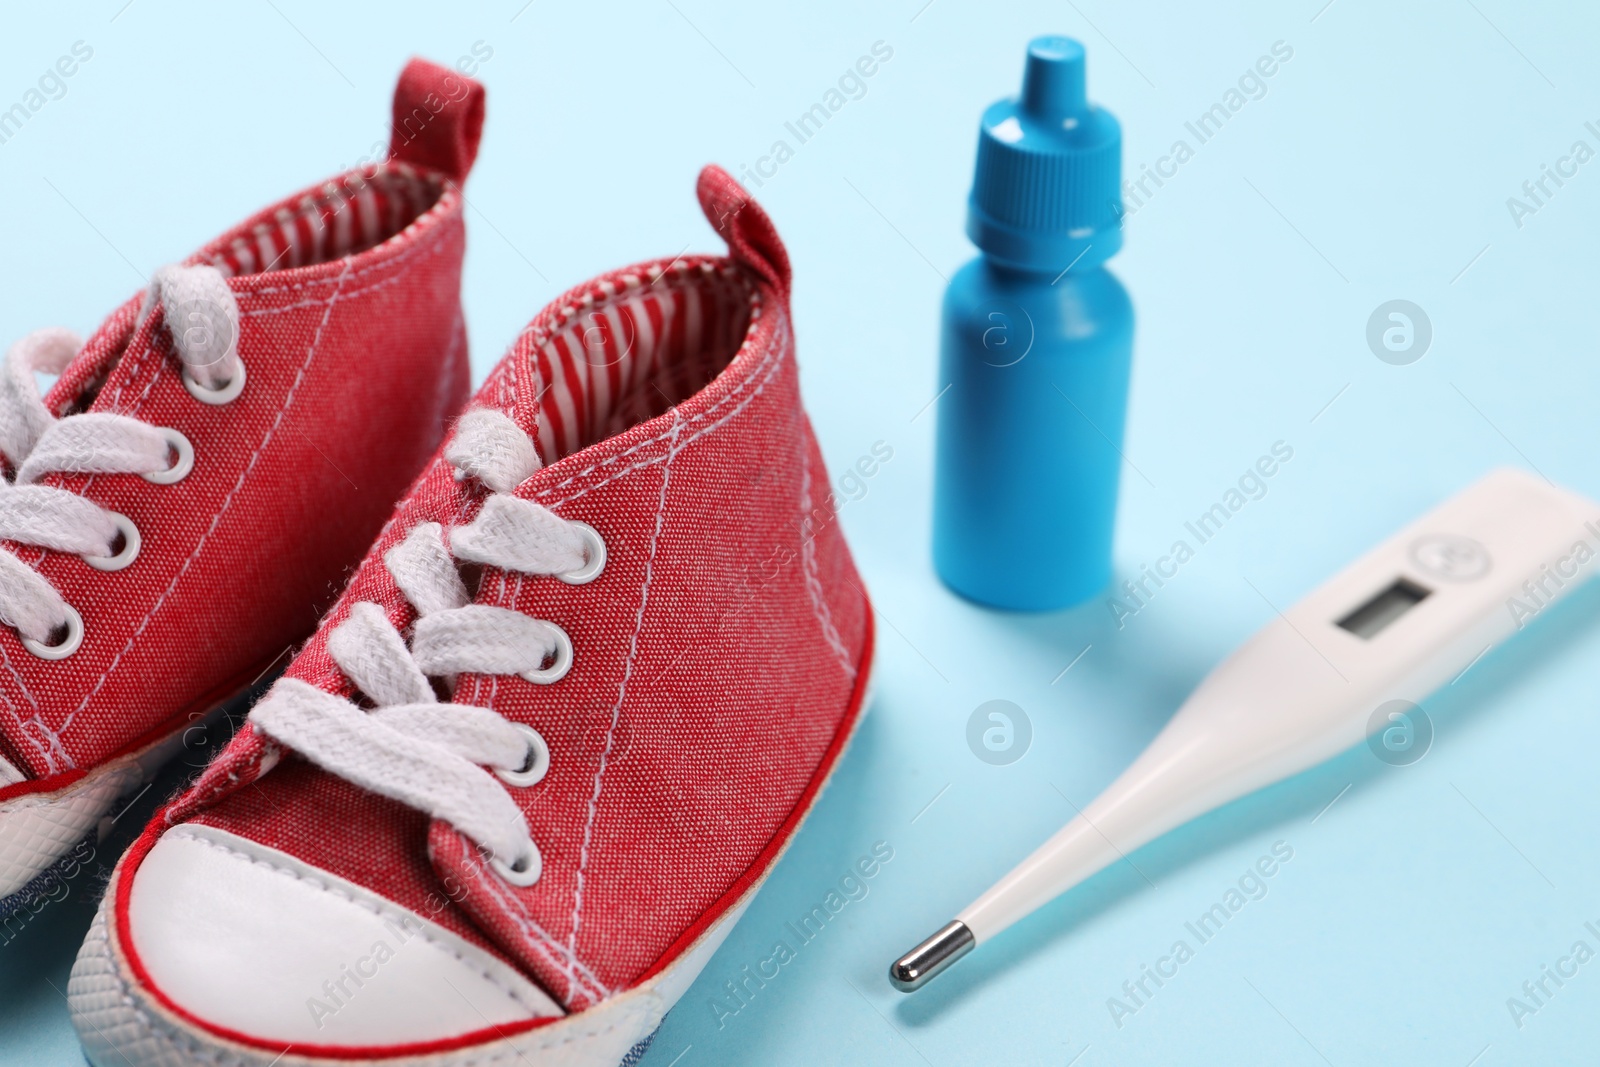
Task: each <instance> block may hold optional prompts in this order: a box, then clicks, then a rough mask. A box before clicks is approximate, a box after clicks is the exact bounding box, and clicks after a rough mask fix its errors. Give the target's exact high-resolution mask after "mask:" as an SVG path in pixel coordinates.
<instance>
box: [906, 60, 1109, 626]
mask: <svg viewBox="0 0 1600 1067" xmlns="http://www.w3.org/2000/svg"><path fill="white" fill-rule="evenodd" d="M1121 180H1122V128H1121V127H1120V126H1119V125H1118V124H1117V120H1116V119H1115V118H1114V117H1113V116H1112V115H1111V114H1110V113H1109V112H1107V111H1105V110H1103V109H1102V108H1098V107H1095V106H1093V105H1091V104H1089V103H1088V102H1087V99H1086V97H1085V91H1084V53H1083V46H1082V45H1081V44H1079V43H1078V42H1077V41H1075V40H1073V39H1071V38H1070V37H1039V38H1035V39H1034V40H1033V41H1032V42H1031V43H1030V44H1029V45H1028V58H1027V64H1026V66H1025V67H1024V68H1023V75H1022V95H1021V96H1019V97H1017V98H1015V99H1010V100H1002V101H1000V102H998V103H996V104H994V105H992V106H991V107H990V108H989V109H988V110H987V111H985V112H984V113H983V120H982V123H981V126H980V130H979V133H978V163H977V171H976V175H975V177H974V179H973V183H972V198H971V200H970V202H969V204H968V210H967V235H968V236H969V237H971V238H972V242H973V244H975V245H977V246H978V248H979V249H980V250H981V251H982V253H983V254H982V255H980V256H978V257H977V258H976V259H974V260H972V261H971V262H970V263H968V264H967V265H966V266H964V267H962V268H961V270H960V271H958V272H957V273H956V276H955V277H954V278H953V279H951V281H950V286H949V288H948V289H947V290H946V291H945V298H944V311H943V328H942V336H941V342H940V344H941V351H940V385H941V387H943V388H944V392H943V394H942V397H941V399H940V402H939V429H938V444H937V456H936V474H935V484H934V524H933V559H934V566H935V567H936V568H937V570H938V572H939V576H940V577H941V578H942V579H943V580H944V582H945V584H947V585H948V586H950V588H951V589H954V590H955V591H956V592H957V593H960V594H961V595H963V596H965V597H968V598H970V599H972V600H975V601H978V602H979V603H983V604H988V605H991V606H994V607H998V608H1009V609H1013V610H1022V611H1049V610H1053V609H1057V608H1064V607H1068V606H1070V605H1072V604H1076V603H1079V602H1081V601H1083V600H1086V599H1088V598H1089V597H1092V596H1094V595H1095V594H1096V593H1097V592H1099V591H1100V590H1101V589H1103V588H1105V586H1106V585H1107V583H1108V582H1109V581H1110V578H1111V534H1112V526H1113V520H1114V518H1115V514H1116V505H1117V483H1118V479H1119V475H1120V473H1121V464H1122V429H1123V422H1124V415H1125V413H1126V411H1127V403H1128V374H1129V369H1130V366H1131V362H1132V355H1133V305H1132V304H1131V303H1130V302H1129V300H1128V294H1127V291H1126V290H1125V289H1123V287H1122V283H1121V282H1119V281H1117V279H1116V278H1115V277H1113V276H1112V274H1111V272H1110V271H1108V270H1106V268H1105V265H1104V264H1105V261H1106V260H1107V259H1109V258H1110V257H1111V256H1112V255H1113V254H1114V253H1115V252H1116V251H1117V250H1118V249H1120V248H1121V247H1122V228H1121V214H1122V196H1121V192H1120V185H1121Z"/></svg>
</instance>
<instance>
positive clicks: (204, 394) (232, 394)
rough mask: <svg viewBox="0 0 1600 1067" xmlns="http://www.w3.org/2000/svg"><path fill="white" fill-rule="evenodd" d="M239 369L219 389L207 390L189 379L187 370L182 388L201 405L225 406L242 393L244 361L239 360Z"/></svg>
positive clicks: (184, 372) (186, 370)
mask: <svg viewBox="0 0 1600 1067" xmlns="http://www.w3.org/2000/svg"><path fill="white" fill-rule="evenodd" d="M238 363H239V369H238V371H237V372H235V373H234V376H233V378H232V379H231V380H230V381H229V382H228V384H227V385H224V386H223V387H222V388H221V389H209V388H207V387H206V386H203V385H201V384H200V383H199V382H197V381H195V380H194V379H193V378H191V377H189V370H188V368H184V371H183V387H184V388H185V389H187V390H189V395H190V396H192V397H194V398H195V399H196V400H198V401H200V403H202V404H226V403H228V402H229V401H232V400H234V399H236V398H237V397H238V396H239V394H240V393H242V392H244V378H245V374H244V360H242V359H241V360H239V361H238Z"/></svg>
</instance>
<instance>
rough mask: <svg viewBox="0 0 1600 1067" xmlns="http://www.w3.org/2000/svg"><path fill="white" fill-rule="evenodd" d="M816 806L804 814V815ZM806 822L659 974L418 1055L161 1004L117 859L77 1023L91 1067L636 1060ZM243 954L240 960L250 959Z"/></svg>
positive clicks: (865, 701)
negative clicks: (131, 949)
mask: <svg viewBox="0 0 1600 1067" xmlns="http://www.w3.org/2000/svg"><path fill="white" fill-rule="evenodd" d="M875 666H876V664H875V663H873V664H872V665H870V666H869V667H868V670H869V671H870V672H871V673H870V674H869V676H868V681H867V685H866V689H865V692H864V693H863V695H862V703H861V708H860V711H859V713H858V714H857V715H856V720H855V722H854V724H852V726H851V737H850V738H849V739H847V740H846V742H845V751H847V750H848V748H849V742H850V741H851V740H853V739H854V734H855V731H856V730H858V729H860V726H861V723H862V721H863V720H864V719H865V718H866V713H867V710H868V708H869V707H870V705H871V700H872V696H873V692H874V685H873V683H874V681H875V676H876V673H877V672H876V670H874V669H873V668H874V667H875ZM844 755H845V752H844V751H841V752H840V754H839V758H838V759H837V760H835V762H834V765H833V767H832V768H830V770H829V772H828V777H827V778H826V779H824V781H823V783H822V787H821V788H820V789H818V791H817V796H816V798H815V799H814V800H813V802H812V807H811V810H815V808H816V802H817V801H818V800H820V799H821V797H822V793H823V791H824V790H826V789H827V786H828V784H829V782H831V781H832V778H833V775H834V774H835V773H836V772H837V771H838V769H839V765H840V764H841V763H842V762H843V760H844ZM809 816H810V812H809V811H808V812H807V813H806V817H809ZM804 822H805V820H804V819H802V820H801V824H800V826H797V827H795V832H794V833H793V834H791V835H790V836H789V840H788V841H786V842H785V843H784V846H783V848H782V849H781V850H780V851H779V853H778V855H776V856H774V857H773V859H772V862H771V864H770V865H769V866H768V867H767V870H766V872H765V873H764V874H763V875H762V876H761V877H760V878H759V879H757V880H756V881H755V882H754V883H753V884H752V885H751V886H750V888H749V889H747V890H746V891H745V892H744V894H743V895H741V896H740V897H739V899H738V901H737V902H736V903H735V904H734V906H733V907H731V908H730V909H728V911H727V913H725V914H724V915H723V916H722V917H721V918H720V919H718V920H717V921H716V922H715V923H713V924H712V925H711V926H710V927H709V928H708V929H707V930H706V931H705V932H704V933H703V934H701V936H700V938H699V940H697V941H696V942H695V943H694V944H693V945H692V946H690V948H689V950H688V951H687V952H685V953H684V954H683V955H681V956H679V957H678V959H676V960H675V961H673V962H672V963H671V964H669V965H668V966H667V967H666V968H664V969H663V970H662V971H661V973H659V974H657V975H656V976H654V977H653V978H651V979H649V980H647V981H645V982H643V983H641V984H640V985H638V986H635V987H634V988H632V989H629V990H627V991H626V992H624V993H619V994H617V995H616V996H614V997H610V998H608V999H606V1000H604V1001H602V1002H600V1003H599V1004H596V1005H595V1006H594V1007H592V1008H589V1009H587V1010H585V1011H581V1012H579V1013H577V1014H576V1015H570V1016H568V1017H566V1018H564V1019H560V1020H557V1021H556V1022H552V1023H549V1024H547V1025H545V1026H542V1027H539V1028H537V1029H534V1030H528V1031H524V1032H522V1033H520V1034H515V1035H512V1036H509V1037H499V1038H495V1039H492V1040H488V1041H484V1042H481V1043H479V1044H476V1045H472V1046H470V1047H464V1048H456V1049H449V1050H446V1051H441V1052H430V1053H423V1054H419V1055H399V1056H387V1057H386V1056H374V1055H372V1054H370V1053H365V1052H364V1053H363V1054H361V1055H360V1056H353V1057H341V1056H338V1055H332V1054H330V1055H310V1056H308V1055H301V1054H298V1053H287V1052H284V1051H283V1050H269V1049H263V1048H259V1047H256V1046H254V1045H246V1044H243V1043H240V1042H235V1041H231V1040H229V1039H227V1038H225V1037H221V1036H219V1035H218V1034H215V1033H213V1032H212V1031H210V1030H208V1029H205V1028H204V1027H201V1026H197V1025H196V1024H194V1023H192V1022H190V1021H189V1020H188V1019H185V1018H184V1017H182V1016H181V1015H178V1014H177V1013H175V1012H173V1011H171V1010H170V1009H169V1008H167V1007H166V1006H165V1005H163V1004H161V1003H160V1002H159V1001H158V1000H156V999H155V998H154V997H153V996H151V995H150V993H149V991H148V990H146V989H144V988H143V987H142V986H141V985H140V984H139V983H138V982H137V980H136V979H135V978H134V977H133V974H132V969H131V967H130V966H129V964H128V960H127V957H126V955H125V954H124V953H123V951H122V948H121V946H120V945H119V944H118V943H117V933H116V923H115V922H114V921H112V917H111V914H110V911H111V908H112V907H113V906H114V903H113V902H114V901H115V900H116V896H117V884H118V881H119V880H120V879H121V878H122V877H123V873H124V872H123V869H122V867H121V865H120V864H119V865H118V868H117V872H116V874H115V875H114V876H113V878H112V881H111V885H110V886H109V887H108V888H107V890H106V895H105V897H104V899H102V900H101V902H100V907H99V909H98V911H97V912H96V913H95V918H94V923H93V924H92V925H91V926H90V928H89V934H88V936H87V937H86V938H85V939H84V943H83V948H82V949H81V950H79V952H78V959H77V962H76V963H74V964H73V967H72V977H71V980H70V981H69V982H68V984H67V1000H68V1003H69V1004H70V1005H71V1009H72V1023H73V1025H74V1026H75V1027H77V1030H78V1037H79V1039H80V1040H81V1041H82V1042H83V1048H84V1053H85V1055H86V1056H87V1057H88V1060H89V1062H90V1064H92V1065H93V1067H190V1065H193V1064H205V1065H208V1067H337V1065H349V1064H362V1065H365V1067H513V1065H518V1067H618V1065H619V1064H621V1065H631V1064H633V1063H635V1062H637V1060H638V1058H639V1057H640V1056H642V1055H643V1053H644V1050H645V1047H647V1044H648V1041H649V1039H650V1038H651V1037H652V1036H653V1035H654V1034H655V1032H656V1030H657V1029H658V1028H659V1027H660V1026H661V1023H662V1020H664V1019H665V1018H666V1016H667V1012H668V1011H669V1010H671V1008H672V1006H673V1005H674V1004H676V1003H677V1002H678V1000H679V998H681V997H682V996H683V994H684V993H685V992H687V991H688V989H689V986H690V985H692V984H693V983H694V980H695V979H696V978H697V977H699V975H700V972H701V971H702V970H703V969H704V968H705V966H706V964H707V963H709V962H710V960H711V957H712V956H713V955H714V954H715V953H716V951H717V949H718V948H720V947H721V945H722V942H723V941H724V940H725V939H726V938H727V936H728V934H729V933H731V932H732V930H733V927H734V925H735V924H736V923H737V922H738V921H739V919H740V918H741V917H742V916H743V915H744V912H745V909H746V908H748V907H749V905H750V902H751V901H752V900H753V899H755V895H756V894H757V893H759V892H760V891H761V888H762V886H764V885H765V884H766V881H767V879H768V878H769V877H771V875H772V872H773V871H775V870H776V869H777V867H778V864H779V863H780V862H781V861H782V859H783V855H784V853H785V852H787V851H788V850H789V846H790V845H792V844H793V843H794V839H795V837H796V836H798V834H799V832H800V829H801V827H803V826H804ZM244 962H245V961H241V963H244Z"/></svg>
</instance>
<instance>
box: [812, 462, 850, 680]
mask: <svg viewBox="0 0 1600 1067" xmlns="http://www.w3.org/2000/svg"><path fill="white" fill-rule="evenodd" d="M800 515H801V527H800V570H801V573H802V574H803V575H804V576H805V586H806V596H807V597H809V598H810V600H811V612H812V614H813V615H815V616H816V618H817V625H818V626H820V627H822V636H823V637H824V638H825V639H826V640H827V642H828V647H829V648H831V649H833V654H834V655H835V656H837V657H838V659H839V665H840V666H841V667H843V668H844V673H845V677H847V678H854V677H855V676H856V667H855V664H854V662H853V661H852V660H851V657H850V650H849V649H847V648H845V647H844V641H842V640H841V639H840V638H839V631H838V630H837V629H836V628H835V627H834V625H833V613H832V612H831V611H830V610H829V609H828V602H827V599H826V598H825V597H824V595H823V592H822V580H821V579H820V578H819V577H818V576H817V544H816V537H817V533H818V532H820V531H814V530H812V529H811V457H810V456H808V455H807V454H806V450H805V449H804V448H803V447H802V449H801V454H800ZM834 521H835V522H837V521H838V519H837V518H835V519H834Z"/></svg>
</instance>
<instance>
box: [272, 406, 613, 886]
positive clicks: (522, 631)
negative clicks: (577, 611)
mask: <svg viewBox="0 0 1600 1067" xmlns="http://www.w3.org/2000/svg"><path fill="white" fill-rule="evenodd" d="M445 457H446V459H448V460H449V461H450V463H451V464H453V465H454V466H455V468H456V470H457V472H458V474H459V476H461V477H475V478H477V479H478V480H479V481H480V482H481V483H482V484H483V485H484V486H485V487H486V488H488V489H490V490H491V491H492V492H491V494H490V495H489V496H488V498H487V499H486V500H485V501H484V503H483V507H482V509H481V510H480V511H479V512H478V515H477V517H476V518H474V519H473V520H472V522H471V523H469V524H467V525H466V526H458V527H453V528H451V529H450V530H449V531H448V532H447V531H446V530H445V529H444V527H442V526H440V525H439V524H438V523H435V522H426V523H419V524H418V525H417V526H416V527H414V528H413V529H412V530H411V532H410V533H409V534H407V535H406V538H405V540H403V541H401V542H400V543H399V544H397V545H395V546H394V547H393V548H391V549H389V551H388V552H386V553H385V554H384V557H383V562H384V566H385V567H386V568H388V570H389V573H390V574H391V575H392V576H393V577H394V580H395V584H396V585H398V586H399V587H400V591H401V593H402V594H404V595H405V598H406V599H407V600H408V601H409V602H410V603H411V605H412V607H414V608H415V609H416V611H417V621H416V625H415V626H414V627H413V629H412V634H411V647H410V649H409V650H408V649H407V648H406V642H405V638H404V637H403V636H402V635H401V633H400V632H399V631H398V630H397V629H396V628H395V626H394V624H393V623H391V622H390V621H389V619H388V617H387V615H386V614H385V613H384V610H383V609H382V608H381V607H379V606H378V605H377V604H373V603H369V602H361V603H357V604H356V605H355V606H354V607H353V608H352V609H351V611H350V615H349V617H348V618H347V619H346V620H345V621H344V622H342V623H340V624H339V625H338V626H337V627H336V628H335V629H334V630H333V631H332V632H331V633H329V635H328V654H329V655H330V656H332V657H333V660H334V662H335V663H337V664H338V666H339V669H340V670H342V671H343V672H344V674H345V676H346V677H347V678H348V679H349V680H350V681H351V683H352V684H354V685H355V687H356V688H357V689H359V690H360V691H361V693H362V694H363V695H365V696H366V698H367V700H368V701H370V702H371V704H372V705H373V707H372V708H371V709H370V710H364V709H363V708H361V707H358V706H357V705H356V704H354V703H352V702H351V701H349V700H346V699H344V698H343V697H338V696H335V695H333V694H331V693H328V692H326V691H324V690H322V689H319V688H317V687H316V686H313V685H310V684H308V683H306V682H302V681H299V680H298V679H294V678H285V679H283V680H281V681H279V682H278V683H277V685H275V686H273V688H272V691H271V692H270V693H268V694H267V696H266V697H265V698H264V699H263V700H262V701H261V702H260V703H259V704H257V705H256V707H255V709H254V710H253V711H252V712H251V713H250V721H251V723H252V724H253V725H254V728H255V730H256V732H257V733H260V734H263V735H265V736H267V737H269V738H272V739H273V740H275V741H278V742H280V743H282V744H283V745H285V746H287V747H288V748H291V749H293V750H294V751H295V752H298V753H299V754H300V755H301V756H303V757H305V758H306V759H307V760H310V761H311V762H312V763H315V764H316V765H317V766H319V767H321V768H322V769H324V770H326V771H328V772H330V773H332V774H336V775H338V776H339V777H341V778H344V779H346V780H348V781H350V782H353V783H355V784H356V785H359V786H361V787H362V788H363V789H366V790H369V791H370V792H374V793H378V794H381V795H382V796H386V797H390V798H392V799H394V800H398V801H400V802H401V803H403V804H407V805H409V806H411V807H413V808H417V809H418V810H421V811H424V812H427V813H428V814H429V815H431V816H433V817H434V818H436V819H443V820H444V821H446V822H448V823H450V824H451V825H452V826H454V827H455V828H456V829H457V830H459V831H461V832H462V833H463V834H465V835H466V836H467V837H469V838H471V839H472V840H473V841H475V842H476V843H477V844H478V846H479V847H480V848H482V849H483V850H484V851H485V852H486V853H487V855H488V857H489V860H490V864H491V866H493V867H494V869H495V870H496V871H498V872H499V873H500V875H501V876H502V877H504V878H506V879H507V880H508V881H510V882H512V883H513V884H516V885H532V884H533V883H534V882H535V881H537V880H538V878H539V872H540V869H541V866H542V863H541V859H540V854H539V848H538V846H537V845H536V844H535V843H534V841H533V839H532V837H531V836H530V835H529V832H528V826H527V821H526V820H525V819H524V818H523V815H522V812H521V809H519V808H518V807H517V804H516V802H515V801H514V800H513V799H512V797H511V795H510V793H508V792H507V791H506V788H505V787H506V785H511V786H516V787H526V786H530V785H533V784H534V783H536V782H537V781H538V780H539V779H540V778H542V777H543V776H544V772H545V770H546V768H547V767H548V766H549V760H550V753H549V749H548V747H547V746H546V744H545V741H544V738H542V737H541V736H540V735H539V733H538V731H536V730H534V729H532V728H531V727H528V726H523V725H520V724H517V723H513V722H510V721H508V720H506V719H505V718H503V717H502V716H501V715H499V714H497V713H496V712H494V711H491V710H490V709H488V708H482V707H477V706H475V705H472V704H452V703H444V702H441V701H440V700H439V699H438V697H437V695H436V694H435V692H434V688H433V686H432V684H430V682H429V680H428V679H429V677H435V678H442V679H444V680H445V681H446V684H447V685H453V683H454V680H455V676H456V675H458V674H461V673H464V672H470V673H474V674H518V675H521V676H522V677H524V678H526V679H528V680H529V681H531V682H536V683H542V684H548V683H550V682H554V681H557V680H558V679H559V678H561V676H562V675H564V674H565V673H566V672H567V669H568V668H569V667H570V666H571V664H572V642H571V640H570V639H569V638H568V637H567V635H566V633H565V631H563V630H562V629H561V628H560V627H558V626H556V625H555V624H554V623H550V622H546V621H544V620H542V619H534V618H531V617H529V616H527V615H524V614H522V613H521V612H518V611H513V610H510V609H508V608H499V607H492V606H489V605H485V604H472V603H470V602H469V601H470V599H471V598H470V597H469V595H468V593H467V589H466V586H465V585H464V584H463V583H462V580H461V575H460V573H459V571H458V570H457V564H456V561H457V560H460V561H463V562H466V563H479V564H483V565H486V566H489V567H496V568H500V569H502V570H507V571H515V572H518V573H521V574H533V575H551V576H554V577H558V578H560V579H561V580H563V581H566V582H570V583H573V584H581V583H583V582H587V581H590V580H592V579H593V578H594V577H595V576H596V575H598V574H599V573H600V570H601V568H602V567H604V565H605V544H604V542H603V541H601V540H600V537H599V535H598V534H596V533H595V532H594V530H593V529H592V528H590V527H589V526H586V525H584V524H583V523H579V522H572V521H569V520H566V519H563V518H561V517H560V516H558V515H556V514H555V513H554V512H552V511H550V510H549V509H548V508H545V507H543V506H541V505H539V504H536V503H534V502H532V501H530V500H522V499H519V498H517V497H515V496H513V495H511V491H512V490H513V489H515V488H516V486H517V485H518V484H520V483H521V482H523V481H524V480H526V479H527V478H528V477H530V476H531V475H532V474H533V473H534V472H535V471H536V470H538V469H539V459H538V456H537V453H536V452H535V451H534V446H533V441H532V440H531V439H529V437H528V435H527V434H525V433H524V432H523V431H522V430H521V429H519V428H518V427H517V425H516V423H514V422H513V421H512V420H511V419H509V418H507V417H506V416H505V415H502V414H500V413H499V412H497V411H489V410H486V409H481V408H480V409H475V410H473V411H469V412H468V413H467V414H466V415H464V416H462V418H461V420H460V421H459V422H458V423H457V426H456V431H455V435H454V437H453V438H452V439H451V442H450V444H449V445H448V446H447V447H446V449H445ZM547 661H553V662H550V663H549V665H548V666H546V663H547ZM486 768H487V769H486Z"/></svg>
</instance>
